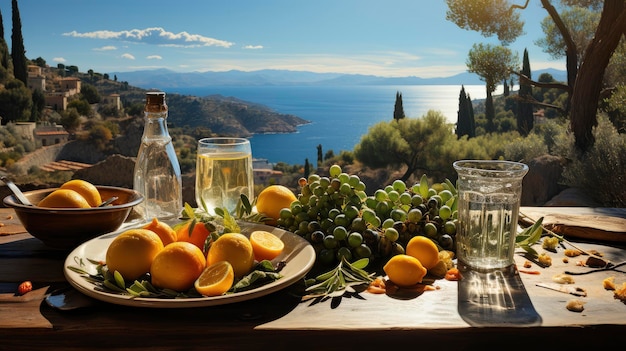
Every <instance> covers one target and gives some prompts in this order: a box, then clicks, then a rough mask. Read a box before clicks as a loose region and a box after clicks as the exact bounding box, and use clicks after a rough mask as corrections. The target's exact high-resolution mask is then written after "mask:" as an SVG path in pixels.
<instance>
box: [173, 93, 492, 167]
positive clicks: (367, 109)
mask: <svg viewBox="0 0 626 351" xmlns="http://www.w3.org/2000/svg"><path fill="white" fill-rule="evenodd" d="M464 87H465V91H466V93H468V94H469V96H470V98H471V99H472V100H476V99H484V98H485V97H486V90H485V86H484V85H466V86H464ZM499 89H501V88H499ZM460 91H461V85H458V86H457V85H400V86H390V85H375V86H363V85H356V86H355V85H350V86H211V87H203V88H176V89H170V90H169V91H168V90H166V92H167V93H176V94H185V95H193V96H200V97H203V96H208V95H214V94H219V95H222V96H226V97H235V98H238V99H241V100H244V101H249V102H253V103H257V104H262V105H265V106H267V107H269V108H271V109H273V110H274V111H276V112H279V113H284V114H292V115H296V116H298V117H300V118H303V119H305V120H308V121H310V122H311V123H309V124H305V125H302V126H299V127H298V131H297V132H296V133H287V134H260V135H254V136H252V137H251V138H250V144H251V147H252V157H253V158H255V159H266V160H267V161H268V162H269V163H270V164H275V163H278V162H284V163H287V164H290V165H304V164H305V161H306V160H308V162H309V163H310V164H312V165H315V164H316V162H317V148H318V145H321V146H322V154H323V155H326V153H327V152H328V151H329V150H332V151H333V153H334V154H335V155H339V154H340V152H341V151H352V150H354V147H355V145H357V144H358V143H359V141H360V140H361V137H362V136H363V135H365V134H367V133H368V130H369V128H370V127H372V126H373V125H375V124H376V123H379V122H381V121H391V120H393V111H394V104H395V100H396V93H397V92H399V93H400V94H402V104H403V108H404V113H405V115H406V117H407V118H420V117H422V116H424V115H425V114H426V113H427V112H428V111H429V110H437V111H440V112H441V113H443V115H444V116H445V117H446V119H447V121H448V122H450V123H456V120H457V111H458V104H459V94H460ZM494 94H498V90H496V92H494Z"/></svg>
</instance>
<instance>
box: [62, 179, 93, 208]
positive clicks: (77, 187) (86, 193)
mask: <svg viewBox="0 0 626 351" xmlns="http://www.w3.org/2000/svg"><path fill="white" fill-rule="evenodd" d="M61 189H70V190H74V191H75V192H77V193H79V194H80V195H81V196H82V197H84V198H85V200H87V202H88V203H89V205H90V206H91V207H98V206H100V204H101V203H102V197H101V196H100V192H99V191H98V189H97V188H96V186H95V185H93V184H91V183H89V182H87V181H84V180H80V179H73V180H70V181H67V182H65V183H63V185H61Z"/></svg>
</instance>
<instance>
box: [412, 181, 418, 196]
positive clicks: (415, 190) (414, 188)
mask: <svg viewBox="0 0 626 351" xmlns="http://www.w3.org/2000/svg"><path fill="white" fill-rule="evenodd" d="M411 192H412V193H413V194H419V193H420V184H419V183H416V184H413V186H411Z"/></svg>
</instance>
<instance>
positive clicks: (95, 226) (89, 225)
mask: <svg viewBox="0 0 626 351" xmlns="http://www.w3.org/2000/svg"><path fill="white" fill-rule="evenodd" d="M96 188H97V189H98V191H99V192H100V195H101V196H102V199H103V200H105V199H108V198H110V197H113V196H117V197H118V199H117V200H116V201H114V202H113V203H112V204H111V205H108V206H104V207H92V208H44V207H37V206H27V205H23V204H21V203H20V202H18V201H17V199H16V198H15V196H14V195H9V196H7V197H5V198H4V200H3V202H4V205H5V206H7V207H12V208H13V209H14V210H15V213H16V214H17V217H18V218H19V220H20V222H21V223H22V225H23V226H24V228H25V229H26V231H28V232H29V233H30V234H31V235H32V236H34V237H36V238H37V239H39V240H41V241H43V242H44V243H45V244H46V245H48V246H50V247H54V248H59V249H71V248H74V247H76V246H78V245H80V244H81V243H83V242H85V241H87V240H89V239H92V238H94V237H96V236H99V235H102V234H106V233H109V232H112V231H115V230H117V229H118V228H119V227H120V226H121V225H122V224H123V223H124V221H125V220H126V219H127V218H128V216H129V214H130V213H131V210H132V209H133V207H134V206H136V205H137V204H139V203H141V202H142V201H143V196H142V195H141V194H140V193H138V192H137V191H135V190H131V189H126V188H119V187H111V186H96ZM56 189H58V188H50V189H40V190H33V191H27V192H24V195H25V196H26V198H27V199H28V200H29V201H30V202H31V203H32V204H37V203H38V202H39V201H41V199H43V198H44V197H46V195H48V194H50V193H51V192H53V191H54V190H56Z"/></svg>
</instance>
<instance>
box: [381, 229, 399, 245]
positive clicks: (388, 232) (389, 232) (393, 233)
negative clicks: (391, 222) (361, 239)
mask: <svg viewBox="0 0 626 351" xmlns="http://www.w3.org/2000/svg"><path fill="white" fill-rule="evenodd" d="M399 237H400V233H398V231H397V230H396V228H393V227H391V228H387V229H385V238H387V239H389V241H391V242H395V241H396V240H398V238H399Z"/></svg>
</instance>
